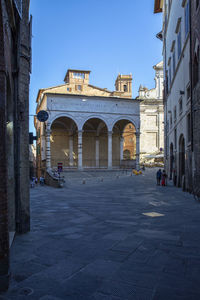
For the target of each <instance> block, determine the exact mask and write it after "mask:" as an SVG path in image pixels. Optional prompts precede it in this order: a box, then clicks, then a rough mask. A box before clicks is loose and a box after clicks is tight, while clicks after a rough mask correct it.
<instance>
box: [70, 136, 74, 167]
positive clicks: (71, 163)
mask: <svg viewBox="0 0 200 300" xmlns="http://www.w3.org/2000/svg"><path fill="white" fill-rule="evenodd" d="M73 148H74V140H73V135H70V136H69V165H70V167H73V165H74V157H73Z"/></svg>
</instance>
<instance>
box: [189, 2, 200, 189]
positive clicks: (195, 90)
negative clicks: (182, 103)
mask: <svg viewBox="0 0 200 300" xmlns="http://www.w3.org/2000/svg"><path fill="white" fill-rule="evenodd" d="M191 29H192V41H191V44H192V51H191V52H192V58H191V62H192V79H193V82H192V104H193V120H192V122H193V123H192V125H193V152H194V173H193V175H194V183H195V185H196V186H197V188H198V189H199V190H200V54H199V57H198V61H199V63H198V67H199V68H198V70H197V73H198V81H197V82H195V78H194V76H195V74H194V72H195V70H194V67H195V64H194V60H195V53H196V54H198V47H199V51H200V3H199V7H196V1H191Z"/></svg>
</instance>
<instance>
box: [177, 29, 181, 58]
mask: <svg viewBox="0 0 200 300" xmlns="http://www.w3.org/2000/svg"><path fill="white" fill-rule="evenodd" d="M177 47H178V48H177V50H178V59H179V58H180V56H181V49H182V46H181V25H180V27H179V32H178V36H177Z"/></svg>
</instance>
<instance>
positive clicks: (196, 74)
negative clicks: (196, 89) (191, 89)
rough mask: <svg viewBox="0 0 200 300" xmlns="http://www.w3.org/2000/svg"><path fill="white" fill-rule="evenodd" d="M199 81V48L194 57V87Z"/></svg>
mask: <svg viewBox="0 0 200 300" xmlns="http://www.w3.org/2000/svg"><path fill="white" fill-rule="evenodd" d="M198 81H199V46H198V48H197V51H196V52H195V55H194V65H193V83H194V86H195V85H196V84H197V82H198Z"/></svg>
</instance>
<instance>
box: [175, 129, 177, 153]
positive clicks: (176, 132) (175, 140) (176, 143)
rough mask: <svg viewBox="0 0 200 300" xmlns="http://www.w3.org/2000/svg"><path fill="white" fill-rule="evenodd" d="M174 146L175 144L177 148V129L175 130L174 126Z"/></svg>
mask: <svg viewBox="0 0 200 300" xmlns="http://www.w3.org/2000/svg"><path fill="white" fill-rule="evenodd" d="M174 146H175V149H176V148H177V131H176V128H175V129H174Z"/></svg>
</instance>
